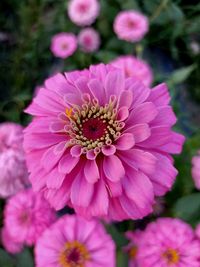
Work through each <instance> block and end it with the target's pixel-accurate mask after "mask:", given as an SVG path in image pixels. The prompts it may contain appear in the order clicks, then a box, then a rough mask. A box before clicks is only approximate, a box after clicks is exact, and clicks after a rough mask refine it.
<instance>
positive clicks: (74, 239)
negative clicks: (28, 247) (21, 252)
mask: <svg viewBox="0 0 200 267" xmlns="http://www.w3.org/2000/svg"><path fill="white" fill-rule="evenodd" d="M35 259H36V267H44V266H51V267H68V266H80V267H82V266H88V267H108V266H109V267H115V244H114V242H113V240H112V239H111V237H110V236H109V235H108V234H107V233H106V231H105V230H104V228H103V226H102V225H101V224H100V223H99V222H97V221H93V220H92V221H85V220H84V219H83V218H81V217H78V216H75V215H71V216H70V215H65V216H64V217H62V218H61V219H59V220H58V221H57V222H56V223H55V224H53V225H52V226H51V227H50V228H49V229H47V230H46V231H45V232H44V233H43V235H42V236H41V238H40V239H39V240H38V242H37V244H36V248H35Z"/></svg>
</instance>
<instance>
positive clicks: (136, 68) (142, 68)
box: [111, 55, 153, 86]
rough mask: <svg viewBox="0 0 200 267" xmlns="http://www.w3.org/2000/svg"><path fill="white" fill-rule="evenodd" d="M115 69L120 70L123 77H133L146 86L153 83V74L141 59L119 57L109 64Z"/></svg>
mask: <svg viewBox="0 0 200 267" xmlns="http://www.w3.org/2000/svg"><path fill="white" fill-rule="evenodd" d="M111 64H112V65H113V66H115V67H116V68H120V69H122V70H123V71H124V73H125V76H126V77H127V78H128V77H134V78H137V79H139V80H141V82H143V83H144V85H146V86H150V85H151V83H152V81H153V73H152V70H151V67H150V66H149V65H148V64H147V63H146V62H144V61H143V60H142V59H139V58H136V57H134V56H131V55H128V56H120V57H118V58H116V59H115V60H113V61H112V62H111Z"/></svg>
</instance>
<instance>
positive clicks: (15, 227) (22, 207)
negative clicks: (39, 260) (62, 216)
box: [4, 189, 56, 245]
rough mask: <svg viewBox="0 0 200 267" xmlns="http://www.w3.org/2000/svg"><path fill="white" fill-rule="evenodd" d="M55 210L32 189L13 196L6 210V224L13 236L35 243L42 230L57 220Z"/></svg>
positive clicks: (25, 241) (22, 240)
mask: <svg viewBox="0 0 200 267" xmlns="http://www.w3.org/2000/svg"><path fill="white" fill-rule="evenodd" d="M55 218H56V217H55V212H54V211H53V210H52V209H51V208H50V206H49V203H48V202H47V201H46V200H45V199H44V198H43V197H42V195H41V194H40V193H38V194H34V193H33V192H32V190H31V189H27V190H24V191H21V192H19V193H18V194H16V195H15V196H13V197H11V198H10V199H9V200H8V202H7V204H6V207H5V211H4V225H5V227H6V231H7V232H8V234H9V235H10V237H11V238H13V239H14V240H15V242H18V243H24V244H26V245H33V244H35V242H36V240H37V239H38V237H39V236H40V235H41V234H42V232H43V231H44V230H45V229H46V228H48V227H49V226H50V225H51V224H52V223H53V222H54V221H55Z"/></svg>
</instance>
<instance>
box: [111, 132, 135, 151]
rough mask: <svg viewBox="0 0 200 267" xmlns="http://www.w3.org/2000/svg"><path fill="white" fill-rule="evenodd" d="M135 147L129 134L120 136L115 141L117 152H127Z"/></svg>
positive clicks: (133, 140)
mask: <svg viewBox="0 0 200 267" xmlns="http://www.w3.org/2000/svg"><path fill="white" fill-rule="evenodd" d="M134 145H135V139H134V137H133V135H132V134H131V133H125V134H122V135H121V136H120V137H119V138H118V139H117V141H116V144H115V146H116V148H117V149H118V150H128V149H130V148H132V147H133V146H134Z"/></svg>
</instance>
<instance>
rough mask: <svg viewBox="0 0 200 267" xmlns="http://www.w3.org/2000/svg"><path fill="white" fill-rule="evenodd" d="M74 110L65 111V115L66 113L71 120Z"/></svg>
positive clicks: (67, 109)
mask: <svg viewBox="0 0 200 267" xmlns="http://www.w3.org/2000/svg"><path fill="white" fill-rule="evenodd" d="M72 110H73V109H72V108H70V109H69V108H66V110H65V113H66V115H67V117H68V118H69V119H70V118H71V117H72Z"/></svg>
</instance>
